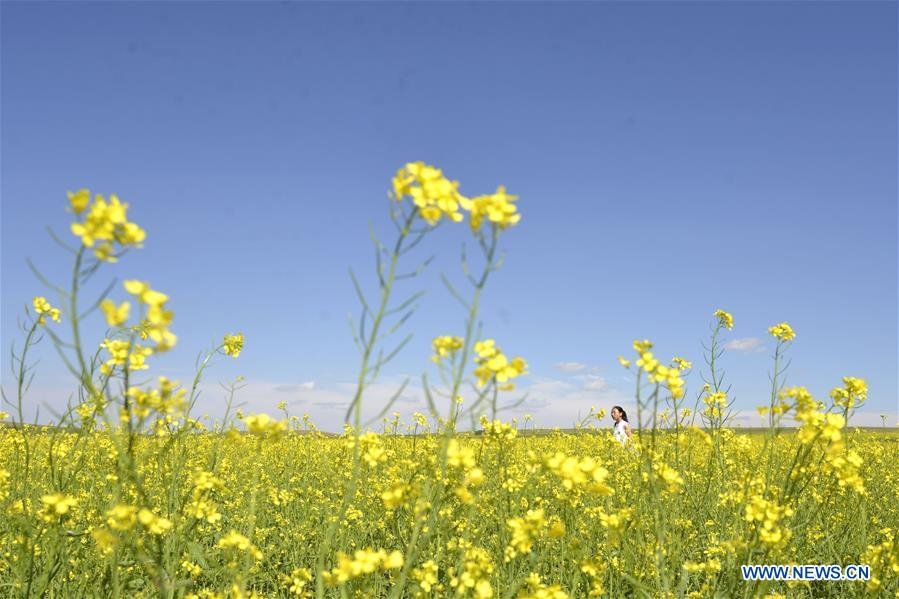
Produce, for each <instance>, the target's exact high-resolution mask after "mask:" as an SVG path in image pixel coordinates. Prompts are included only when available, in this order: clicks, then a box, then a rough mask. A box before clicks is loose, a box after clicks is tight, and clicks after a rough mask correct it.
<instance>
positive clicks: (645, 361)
mask: <svg viewBox="0 0 899 599" xmlns="http://www.w3.org/2000/svg"><path fill="white" fill-rule="evenodd" d="M633 346H634V351H636V352H637V355H639V356H640V357H639V358H638V359H637V366H638V367H639V368H642V369H643V371H644V372H646V374H647V375H649V380H650V381H652V382H654V383H658V384H664V385H665V386H666V387H667V388H668V392H669V393H671V397H673V398H674V399H680V398H681V397H683V396H684V385H685V383H684V379H682V378H681V375H680V373H681V370H682V368H681V366H682V365H685V364H689V362H687V361H686V360H683V359H682V358H677V359H676V360H672V362H674V365H673V366H665V365H664V364H662V363H661V362H659V361H658V360H657V359H656V357H655V356H654V355H653V353H652V352H651V351H649V350H651V349H652V342H651V341H649V340H648V339H644V340H642V341H640V340H636V341H634V343H633ZM678 360H680V361H678ZM618 361H619V362H621V363H622V365H623V366H625V367H627V366H629V365H630V362H629V361H627V360H623V358H619V359H618ZM625 362H626V363H625Z"/></svg>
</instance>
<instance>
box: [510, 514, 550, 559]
mask: <svg viewBox="0 0 899 599" xmlns="http://www.w3.org/2000/svg"><path fill="white" fill-rule="evenodd" d="M506 524H507V525H508V527H509V532H510V533H511V535H512V537H511V538H510V539H509V544H508V545H507V546H506V549H505V552H504V553H503V556H504V558H505V560H506V561H507V562H509V561H512V560H513V559H515V558H516V557H518V556H519V555H526V554H528V553H530V552H531V549H532V548H533V546H534V539H535V538H536V537H538V536H540V535H541V534H542V533H544V532H545V529H546V516H545V514H544V512H543V509H542V508H541V509H537V510H528V511H527V513H526V514H525V515H524V516H522V517H516V518H509V519H508V520H507V521H506Z"/></svg>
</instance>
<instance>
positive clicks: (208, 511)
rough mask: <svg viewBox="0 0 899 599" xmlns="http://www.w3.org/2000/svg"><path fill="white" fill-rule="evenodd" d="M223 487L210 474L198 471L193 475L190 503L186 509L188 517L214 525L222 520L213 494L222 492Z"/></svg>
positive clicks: (222, 484)
mask: <svg viewBox="0 0 899 599" xmlns="http://www.w3.org/2000/svg"><path fill="white" fill-rule="evenodd" d="M224 488H225V485H224V483H223V482H222V481H221V479H219V478H217V477H216V476H214V475H213V474H212V473H211V472H207V471H205V470H199V471H197V472H196V473H195V474H194V479H193V490H192V491H191V502H190V504H189V505H188V507H187V512H188V515H189V516H191V517H193V518H195V519H197V520H204V521H206V522H208V523H209V524H216V523H217V522H219V521H220V520H221V519H222V515H221V514H220V513H219V511H218V507H217V506H216V503H215V501H214V496H215V493H216V492H218V491H222V490H224Z"/></svg>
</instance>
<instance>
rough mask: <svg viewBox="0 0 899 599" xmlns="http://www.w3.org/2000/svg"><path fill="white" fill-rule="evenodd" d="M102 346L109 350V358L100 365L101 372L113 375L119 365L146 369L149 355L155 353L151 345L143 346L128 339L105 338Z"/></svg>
mask: <svg viewBox="0 0 899 599" xmlns="http://www.w3.org/2000/svg"><path fill="white" fill-rule="evenodd" d="M100 347H101V348H103V349H105V350H106V351H107V352H109V359H108V360H106V361H105V362H104V363H103V364H101V365H100V372H102V373H103V374H105V375H112V373H113V371H114V370H115V368H116V367H117V366H126V365H127V366H128V369H129V370H146V369H147V368H149V367H150V365H149V364H147V360H146V359H147V356H150V355H152V354H153V349H152V348H150V347H142V346H141V345H140V344H134V345H132V344H131V341H128V340H126V339H104V340H103V343H101V344H100Z"/></svg>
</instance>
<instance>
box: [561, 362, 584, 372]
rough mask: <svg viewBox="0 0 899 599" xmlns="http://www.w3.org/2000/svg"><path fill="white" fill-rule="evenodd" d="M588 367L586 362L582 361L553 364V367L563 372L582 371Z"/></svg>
mask: <svg viewBox="0 0 899 599" xmlns="http://www.w3.org/2000/svg"><path fill="white" fill-rule="evenodd" d="M586 367H587V365H586V364H581V363H580V362H559V363H558V364H553V368H555V369H556V370H561V371H562V372H580V371H581V370H584V369H585V368H586Z"/></svg>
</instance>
